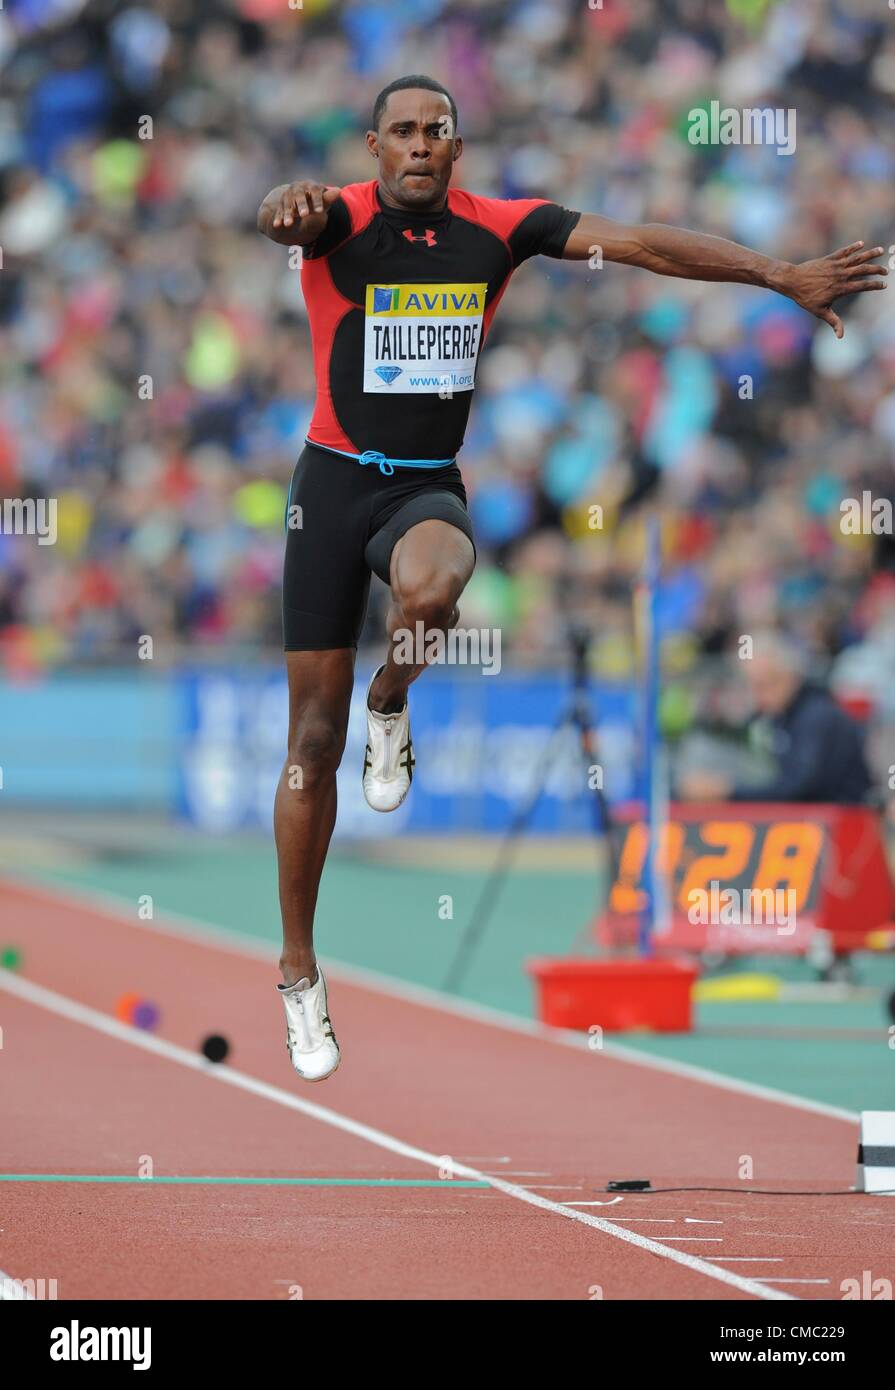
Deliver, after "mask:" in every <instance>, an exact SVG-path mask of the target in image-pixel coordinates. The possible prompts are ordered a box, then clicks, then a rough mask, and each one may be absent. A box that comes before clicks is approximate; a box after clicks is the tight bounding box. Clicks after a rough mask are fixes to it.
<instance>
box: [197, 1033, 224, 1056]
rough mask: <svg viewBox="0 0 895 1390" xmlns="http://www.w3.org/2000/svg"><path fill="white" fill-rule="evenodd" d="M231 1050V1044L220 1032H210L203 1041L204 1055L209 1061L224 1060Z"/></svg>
mask: <svg viewBox="0 0 895 1390" xmlns="http://www.w3.org/2000/svg"><path fill="white" fill-rule="evenodd" d="M229 1051H230V1044H229V1043H228V1041H227V1039H226V1038H222V1037H221V1035H220V1033H210V1034H209V1035H208V1037H207V1038H206V1039H205V1041H204V1042H203V1043H202V1056H203V1057H207V1059H208V1061H209V1062H223V1060H224V1058H225V1057H226V1056H227V1053H228V1052H229Z"/></svg>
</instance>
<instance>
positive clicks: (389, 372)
mask: <svg viewBox="0 0 895 1390" xmlns="http://www.w3.org/2000/svg"><path fill="white" fill-rule="evenodd" d="M374 370H375V372H376V375H377V376H380V377H382V380H383V381H384V382H385V384H386V386H391V384H392V382H393V381H395V380H396V378H397V377H399V376H400V375H401V372H402V371H403V370H404V369H403V367H376V368H375V369H374Z"/></svg>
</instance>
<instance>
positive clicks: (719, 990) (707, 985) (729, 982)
mask: <svg viewBox="0 0 895 1390" xmlns="http://www.w3.org/2000/svg"><path fill="white" fill-rule="evenodd" d="M781 984H782V981H781V980H780V979H779V977H778V976H777V975H746V974H741V975H721V976H719V978H718V979H716V980H700V981H699V983H698V984H695V985H694V986H693V998H694V999H696V1000H698V1001H699V1002H700V1003H701V1004H706V1003H708V1004H715V1003H739V1002H740V1001H741V1000H754V999H778V998H779V997H780V989H781Z"/></svg>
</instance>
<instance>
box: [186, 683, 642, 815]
mask: <svg viewBox="0 0 895 1390" xmlns="http://www.w3.org/2000/svg"><path fill="white" fill-rule="evenodd" d="M370 674H371V672H369V671H359V672H358V676H357V679H356V681H355V690H354V698H353V700H352V705H351V716H350V723H349V733H348V744H347V747H346V750H345V756H344V758H343V760H342V767H341V769H340V771H339V788H338V790H339V817H338V823H337V828H336V834H337V835H341V836H372V835H390V834H396V833H398V832H406V831H411V832H413V831H444V832H461V831H463V832H475V831H492V832H493V831H501V830H503V829H505V828H506V826H507V825H508V823H509V821H510V819H511V817H512V815H513V812H514V811H515V810H516V809H517V807H518V806H519V804H520V803H522V802H524V801H525V800H526V799H527V798H528V797H529V796H530V795H531V793H532V791H533V784H532V778H533V773H534V769H535V766H536V764H537V762H538V758H539V755H540V753H541V751H542V749H543V746H544V742H545V740H546V739H547V738H549V737H550V733H551V730H552V728H553V725H554V722H555V721H556V719H557V716H558V715H559V714H560V712H561V711H562V709H563V706H564V703H565V701H566V699H567V697H568V686H567V684H566V683H565V682H564V681H563V680H562V679H560V678H559V677H557V676H555V675H523V674H514V673H512V672H509V671H506V670H504V671H503V672H501V674H500V675H499V676H498V677H490V678H489V677H486V676H483V675H482V674H481V673H480V672H476V673H474V674H472V673H463V672H460V671H456V670H453V671H449V672H446V671H443V670H440V669H435V670H432V671H431V672H428V673H427V674H426V677H425V679H423V680H421V681H419V682H418V683H417V684H416V685H415V686H414V688H413V693H412V714H413V738H414V745H415V749H416V756H417V763H416V770H415V773H414V779H413V789H412V791H411V794H410V796H409V797H408V799H407V801H406V802H405V804H404V806H402V807H401V808H400V809H399V810H398V811H396V812H394V813H393V814H391V815H388V816H385V815H378V814H377V813H376V812H374V811H371V810H370V809H369V808H368V807H367V805H366V803H365V801H364V799H363V793H362V790H361V768H362V765H363V756H364V743H365V721H364V712H363V704H364V693H365V691H366V688H367V682H368V680H369V676H370ZM591 700H592V709H593V713H594V718H595V720H596V723H597V730H598V741H599V754H598V757H599V771H598V772H595V773H594V774H592V775H594V776H599V777H602V782H603V788H604V791H605V793H606V796H607V799H608V800H609V801H610V802H617V801H624V800H628V799H629V798H630V797H631V796H632V795H633V794H634V746H635V737H636V736H635V732H634V698H633V693H632V691H631V689H630V688H628V687H624V686H618V685H613V686H610V685H602V684H594V685H593V686H592V687H591ZM178 702H179V723H180V728H181V735H180V739H181V752H180V758H179V777H178V807H177V809H178V812H179V814H180V815H181V816H182V817H183V818H184V819H186V820H187V821H189V822H190V823H192V824H194V825H197V826H200V827H202V828H203V829H205V830H210V831H229V830H235V829H238V828H240V827H247V826H257V827H262V826H263V827H269V825H270V819H271V810H272V806H273V796H274V790H275V788H276V784H277V779H278V778H279V775H280V771H281V768H282V766H283V758H284V749H285V745H286V724H287V697H286V682H285V678H284V676H283V675H282V674H281V673H279V672H276V671H274V672H271V673H268V674H262V675H259V674H257V673H251V674H248V673H247V674H244V675H241V674H239V673H235V672H233V671H231V670H227V671H207V670H203V671H194V672H181V673H180V674H179V676H178ZM591 826H592V815H591V808H590V806H589V804H588V800H587V769H586V768H585V766H584V764H583V760H582V756H581V751H580V747H579V744H578V741H577V738H576V736H575V735H574V733H572V732H570V731H564V733H563V735H562V737H561V739H559V740H558V741H557V745H556V757H555V759H554V761H553V764H552V766H551V769H550V772H549V774H548V777H547V781H546V785H545V788H544V795H543V797H542V799H541V802H540V804H539V806H538V809H537V812H536V814H535V816H534V818H533V820H532V829H533V830H534V831H538V832H541V833H550V832H563V833H575V832H582V833H586V832H587V831H588V830H589V829H590V827H591Z"/></svg>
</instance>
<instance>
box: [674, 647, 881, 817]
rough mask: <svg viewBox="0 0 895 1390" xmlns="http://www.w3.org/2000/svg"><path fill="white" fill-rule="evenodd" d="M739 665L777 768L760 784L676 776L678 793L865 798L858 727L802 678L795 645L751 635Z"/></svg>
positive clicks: (867, 783) (869, 784) (847, 801)
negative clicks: (750, 643) (748, 655)
mask: <svg viewBox="0 0 895 1390" xmlns="http://www.w3.org/2000/svg"><path fill="white" fill-rule="evenodd" d="M743 665H744V666H745V668H746V675H747V679H748V681H749V686H750V689H751V692H752V699H753V701H754V704H755V707H756V709H757V710H758V712H759V714H760V715H761V716H762V717H763V719H762V722H763V725H764V732H765V734H766V740H765V741H766V746H767V748H768V751H769V752H770V753H771V755H772V756H773V758H774V759H775V761H776V763H777V770H776V772H775V773H774V775H773V776H772V777H770V778H769V779H767V780H765V781H764V782H753V783H734V784H731V782H730V781H729V780H728V779H726V778H724V777H722V776H717V775H715V774H713V773H712V774H709V773H696V772H694V773H692V774H691V775H690V776H689V777H684V778H682V779H681V788H680V790H681V794H682V795H683V796H684V797H686V798H688V799H692V800H715V799H718V800H720V799H728V800H732V801H826V802H838V803H839V804H840V805H856V804H861V803H864V802H867V801H868V800H870V799H871V794H872V791H873V780H872V778H871V776H870V772H869V770H868V768H867V762H866V759H865V757H864V740H863V736H862V733H861V729H860V727H859V726H858V725H857V724H856V723H855V721H854V720H853V719H852V718H851V717H850V716H849V715H848V714H846V712H845V711H844V710H843V709H841V708H840V706H839V705H837V703H836V701H835V700H834V699H833V697H832V696H831V695H830V694H829V692H828V691H827V690H824V689H823V688H822V687H821V686H819V685H815V684H814V683H812V682H811V681H809V680H807V679H806V677H805V674H804V666H803V663H802V660H801V657H800V654H799V653H798V651H797V650H796V649H795V648H794V647H793V646H791V645H789V644H787V643H786V641H785V640H784V639H783V638H782V637H780V636H778V635H777V634H772V635H765V636H761V637H756V639H755V644H754V653H753V655H752V657H751V659H749V660H745V661H744V662H743Z"/></svg>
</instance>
